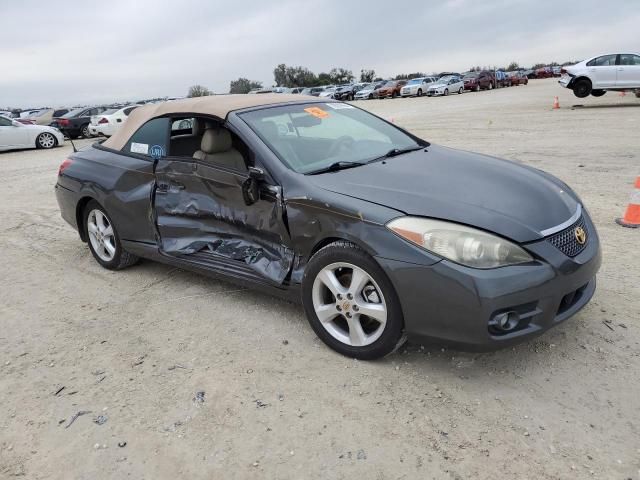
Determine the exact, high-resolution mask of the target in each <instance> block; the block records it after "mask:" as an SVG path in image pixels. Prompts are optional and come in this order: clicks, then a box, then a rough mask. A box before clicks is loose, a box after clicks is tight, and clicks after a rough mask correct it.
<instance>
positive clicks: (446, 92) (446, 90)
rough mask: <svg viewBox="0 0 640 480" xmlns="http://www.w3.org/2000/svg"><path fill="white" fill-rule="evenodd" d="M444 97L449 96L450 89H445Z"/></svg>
mask: <svg viewBox="0 0 640 480" xmlns="http://www.w3.org/2000/svg"><path fill="white" fill-rule="evenodd" d="M444 95H445V96H447V95H449V89H448V88H445V89H444Z"/></svg>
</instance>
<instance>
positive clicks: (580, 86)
mask: <svg viewBox="0 0 640 480" xmlns="http://www.w3.org/2000/svg"><path fill="white" fill-rule="evenodd" d="M590 93H591V82H590V81H589V80H587V79H586V78H583V79H581V80H578V81H577V82H576V83H575V85H574V86H573V94H574V95H575V96H576V97H578V98H585V97H588V96H589V94H590Z"/></svg>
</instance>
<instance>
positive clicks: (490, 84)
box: [489, 82, 493, 90]
mask: <svg viewBox="0 0 640 480" xmlns="http://www.w3.org/2000/svg"><path fill="white" fill-rule="evenodd" d="M489 90H493V83H492V82H489Z"/></svg>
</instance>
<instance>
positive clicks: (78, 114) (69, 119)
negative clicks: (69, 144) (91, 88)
mask: <svg viewBox="0 0 640 480" xmlns="http://www.w3.org/2000/svg"><path fill="white" fill-rule="evenodd" d="M106 109H107V107H82V108H74V109H73V110H71V111H69V112H67V113H65V114H64V115H62V116H60V117H54V118H53V121H52V122H51V124H50V126H52V127H55V128H57V129H58V130H60V131H61V132H62V133H63V134H64V136H65V137H69V138H78V137H80V136H82V137H84V138H89V137H91V134H90V132H89V123H90V122H91V116H92V115H99V114H101V113H102V112H104V111H105V110H106Z"/></svg>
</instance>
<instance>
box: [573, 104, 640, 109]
mask: <svg viewBox="0 0 640 480" xmlns="http://www.w3.org/2000/svg"><path fill="white" fill-rule="evenodd" d="M629 107H636V108H637V107H640V103H616V104H613V103H612V104H606V105H582V104H578V105H571V110H574V109H578V108H579V109H584V110H590V109H592V108H595V109H597V108H629Z"/></svg>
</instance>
